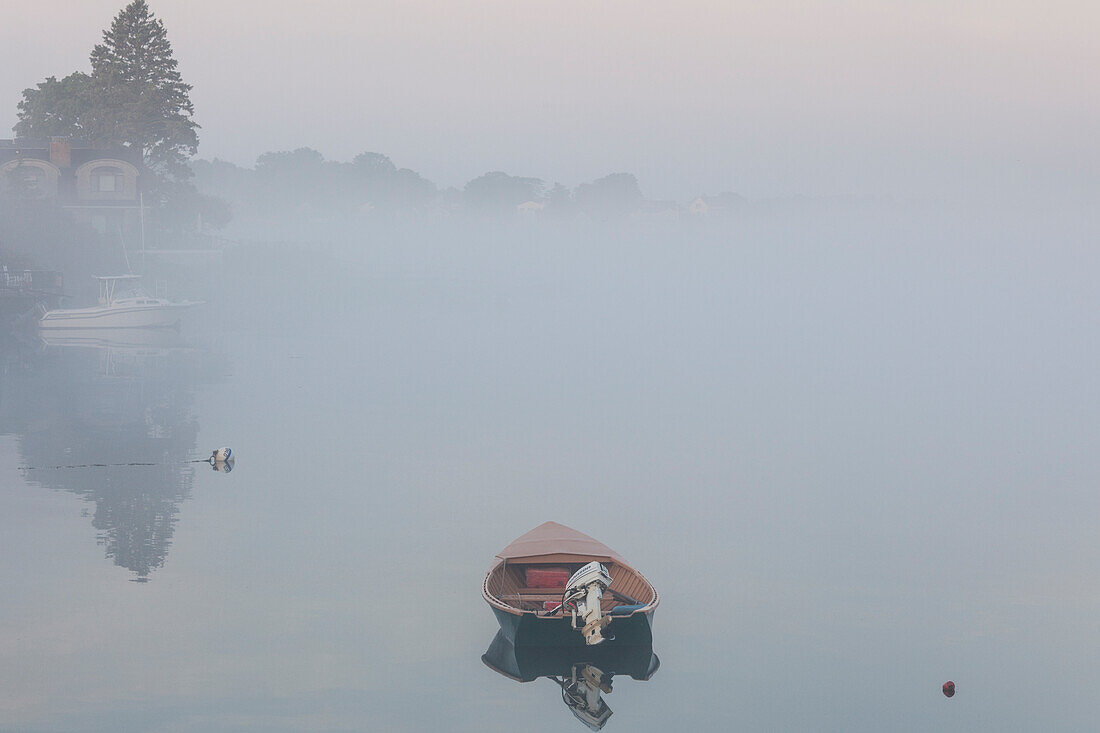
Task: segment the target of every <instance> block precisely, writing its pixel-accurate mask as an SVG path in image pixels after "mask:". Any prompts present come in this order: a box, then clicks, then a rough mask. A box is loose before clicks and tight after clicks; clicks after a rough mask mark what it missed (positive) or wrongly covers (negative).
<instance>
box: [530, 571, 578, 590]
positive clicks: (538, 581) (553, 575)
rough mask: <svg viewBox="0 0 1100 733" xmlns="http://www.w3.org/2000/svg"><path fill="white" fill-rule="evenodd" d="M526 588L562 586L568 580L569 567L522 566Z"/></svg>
mask: <svg viewBox="0 0 1100 733" xmlns="http://www.w3.org/2000/svg"><path fill="white" fill-rule="evenodd" d="M523 572H524V578H525V580H526V581H527V587H528V588H564V587H565V584H566V582H567V581H568V580H569V576H570V572H569V568H547V567H542V568H539V567H529V568H524V571H523Z"/></svg>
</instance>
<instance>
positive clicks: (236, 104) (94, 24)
mask: <svg viewBox="0 0 1100 733" xmlns="http://www.w3.org/2000/svg"><path fill="white" fill-rule="evenodd" d="M117 4H118V3H117V2H116V0H88V1H87V2H81V3H80V4H79V5H78V6H76V7H73V6H72V4H71V3H62V2H59V1H58V0H44V1H43V2H41V3H36V4H34V5H30V4H26V3H7V4H6V5H5V18H6V22H5V23H4V24H3V26H2V27H0V46H2V47H3V48H4V49H5V63H4V64H3V65H2V68H0V100H3V103H2V104H0V126H3V127H9V126H10V125H11V124H13V123H14V122H15V119H14V117H13V116H12V115H13V114H14V104H15V102H16V101H17V100H18V95H19V93H20V92H21V91H22V89H23V88H25V87H27V86H29V85H30V83H31V80H38V79H41V78H44V77H45V76H47V75H50V74H56V75H63V74H66V73H68V72H69V71H70V70H71V69H73V68H82V67H83V66H84V65H85V64H86V58H87V56H86V53H87V51H86V49H88V48H90V47H91V45H92V44H93V43H95V42H97V41H98V40H99V29H100V28H102V27H103V25H104V19H105V18H109V17H110V16H111V15H112V14H113V13H114V12H116V10H117V7H116V5H117ZM154 10H155V11H156V12H157V14H158V15H159V17H161V18H162V19H163V20H164V21H165V24H166V26H167V27H168V30H169V33H170V35H171V38H172V42H173V46H174V48H175V51H176V56H177V58H178V59H179V60H180V70H181V72H182V73H183V75H184V78H185V79H186V80H188V82H189V83H191V84H193V85H194V87H195V89H194V92H193V98H194V102H195V105H196V109H197V110H198V116H199V122H200V124H201V125H202V126H203V130H202V132H201V139H202V144H201V147H200V155H201V156H202V157H205V158H214V157H219V158H223V159H226V160H230V161H233V162H235V163H237V164H240V165H250V164H251V163H252V162H254V160H255V159H256V157H257V156H259V155H260V154H261V153H263V152H266V151H269V150H289V149H294V148H297V147H300V146H310V147H314V148H317V149H319V150H321V151H322V152H323V153H324V154H325V155H326V157H329V158H332V159H335V160H349V159H350V158H351V157H352V156H354V155H355V154H357V153H359V152H362V151H363V150H377V151H380V152H383V153H386V154H387V155H389V156H390V157H391V158H393V159H394V161H395V162H397V164H398V165H399V166H402V167H409V168H412V169H414V170H417V171H419V172H421V173H422V174H423V175H425V176H427V177H428V178H430V179H432V180H435V181H437V182H438V183H440V184H441V185H443V186H461V185H462V184H463V183H465V182H466V181H468V180H470V179H472V178H474V177H475V176H477V175H480V174H481V173H484V172H485V171H487V170H504V171H508V172H509V173H512V174H514V175H522V176H536V177H539V178H543V179H545V180H547V181H561V182H562V183H564V184H565V185H567V186H570V187H572V186H575V185H577V184H578V183H581V182H582V181H586V180H591V179H594V178H597V177H599V176H601V175H604V174H607V173H611V172H616V171H630V172H633V173H635V174H636V175H637V176H638V177H639V179H640V180H641V181H642V182H643V184H644V190H645V192H646V193H647V195H650V196H651V197H653V198H657V199H665V198H676V199H687V198H690V197H693V196H696V195H699V194H700V193H704V192H718V191H727V190H728V191H737V192H739V193H741V194H743V195H746V196H749V197H751V198H756V197H767V196H775V195H816V196H830V195H887V196H903V197H909V196H920V197H940V196H945V195H947V196H950V197H952V198H958V197H979V198H982V199H988V198H990V197H994V198H996V197H1004V196H1009V195H1012V196H1014V197H1016V198H1029V197H1044V198H1046V197H1050V196H1054V197H1056V198H1057V197H1060V196H1067V195H1072V194H1073V193H1074V192H1075V191H1077V190H1078V189H1079V188H1080V187H1081V186H1090V187H1091V190H1092V191H1093V192H1095V190H1096V186H1097V183H1098V181H1097V170H1098V169H1100V167H1098V163H1100V157H1098V149H1097V143H1096V136H1095V135H1094V131H1095V129H1096V127H1097V124H1098V123H1100V96H1098V94H1100V93H1098V92H1097V89H1096V85H1095V84H1093V83H1092V80H1091V79H1090V76H1089V70H1091V69H1095V68H1097V66H1098V65H1100V48H1098V46H1097V43H1096V40H1095V33H1094V32H1093V31H1092V29H1093V28H1094V27H1096V25H1097V24H1098V23H1100V10H1098V8H1097V6H1096V5H1095V3H1090V2H1084V1H1081V2H1066V1H1065V0H1058V1H1055V2H1045V3H1036V2H1027V1H1019V0H1014V1H1013V2H1005V3H998V4H997V5H996V6H991V5H990V4H989V3H985V2H970V1H966V2H924V3H906V2H879V3H863V2H848V1H829V2H777V3H767V4H765V5H761V4H759V3H748V2H698V1H693V2H686V3H677V4H675V5H669V4H665V3H651V2H642V3H639V2H626V1H619V0H615V1H611V2H599V3H584V2H574V1H572V0H571V1H569V2H559V3H554V4H550V5H548V4H546V3H535V2H526V1H524V2H505V1H504V0H485V1H482V2H464V3H443V4H440V3H435V2H426V1H424V0H411V1H409V2H401V3H375V2H364V3H346V2H339V1H338V0H320V1H319V2H313V3H309V4H292V3H286V2H279V3H270V2H257V1H255V0H242V1H241V2H234V3H224V2H211V1H210V0H187V1H186V2H184V0H163V1H162V2H158V3H156V4H155V7H154ZM47 18H48V19H49V22H48V27H49V37H50V42H49V43H46V44H43V43H42V39H41V37H40V36H39V34H36V33H32V32H29V30H28V29H30V28H33V27H39V26H41V25H42V23H43V21H44V19H47Z"/></svg>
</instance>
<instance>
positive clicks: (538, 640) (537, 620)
mask: <svg viewBox="0 0 1100 733" xmlns="http://www.w3.org/2000/svg"><path fill="white" fill-rule="evenodd" d="M492 609H493V615H495V616H496V617H497V622H498V623H499V624H500V630H501V633H503V634H504V636H505V638H507V639H508V641H510V642H511V643H512V644H513V645H515V646H516V647H523V646H539V647H573V648H576V647H580V648H585V647H586V646H587V645H586V644H585V643H584V636H583V635H582V634H581V632H580V631H578V630H576V629H574V628H573V625H572V619H571V618H569V617H561V616H555V617H546V616H536V615H535V614H533V613H522V614H515V613H509V612H508V611H505V610H503V609H500V608H497V607H495V606H492ZM604 635H605V637H606V636H608V635H611V636H613V637H614V638H608V639H606V640H605V641H604V642H603V644H598V645H596V646H609V647H618V646H642V645H652V644H653V612H652V611H650V612H649V613H641V612H639V613H635V614H632V615H630V616H618V617H613V618H612V620H611V623H610V624H608V626H607V628H606V629H605V631H604Z"/></svg>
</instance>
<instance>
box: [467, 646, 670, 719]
mask: <svg viewBox="0 0 1100 733" xmlns="http://www.w3.org/2000/svg"><path fill="white" fill-rule="evenodd" d="M481 661H482V662H484V663H485V666H487V667H488V668H489V669H491V670H493V671H494V672H496V673H497V674H499V675H501V676H503V677H507V678H508V679H510V680H514V681H516V682H531V681H533V680H536V679H538V678H540V677H545V678H547V679H548V680H550V681H551V682H553V683H554V684H555V685H557V687H558V688H559V690H560V694H561V699H562V702H563V703H564V704H565V706H566V707H567V708H568V709H569V711H570V712H571V713H573V716H574V717H575V718H576V719H577V720H579V721H580V722H581V723H583V724H584V725H585V726H586V727H588V728H589V729H590V730H601V729H602V728H603V727H604V726H605V725H607V721H608V719H609V718H610V717H611V715H612V711H611V708H610V707H608V705H607V701H606V700H605V699H604V695H606V694H610V693H611V691H612V682H613V679H614V677H615V676H616V675H620V676H621V675H628V676H630V677H632V678H633V679H635V680H642V681H644V680H648V679H649V678H651V677H652V676H653V675H654V674H656V673H657V669H658V668H659V667H660V666H661V660H659V659H658V658H657V655H656V654H654V653H653V645H652V644H636V645H615V644H614V643H604V644H600V645H597V646H563V647H557V646H519V647H516V646H513V645H512V642H511V641H510V640H509V639H508V637H507V636H506V635H505V634H504V632H503V631H498V632H497V635H496V636H495V637H494V638H493V641H492V643H491V644H489V648H488V650H486V652H485V654H483V655H482V656H481Z"/></svg>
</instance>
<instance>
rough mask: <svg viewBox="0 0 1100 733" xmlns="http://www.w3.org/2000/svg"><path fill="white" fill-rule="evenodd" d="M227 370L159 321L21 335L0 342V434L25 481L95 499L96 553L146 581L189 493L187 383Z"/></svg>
mask: <svg viewBox="0 0 1100 733" xmlns="http://www.w3.org/2000/svg"><path fill="white" fill-rule="evenodd" d="M227 371H228V370H227V369H226V368H225V366H224V364H223V363H222V362H221V360H220V359H219V358H217V357H215V356H213V355H212V354H210V353H208V352H205V351H202V350H199V349H195V348H191V347H190V346H189V345H188V344H186V343H185V342H184V341H183V340H182V339H181V338H180V336H179V334H178V333H175V332H172V331H167V330H165V329H157V330H155V331H149V330H145V329H121V330H113V329H96V333H95V335H94V336H91V335H90V334H87V333H83V332H80V331H78V330H71V331H67V332H65V333H63V334H62V333H58V334H51V335H50V336H49V337H48V338H44V339H43V341H42V342H35V343H29V342H26V343H18V344H15V345H14V348H8V349H5V350H4V351H3V352H0V435H2V434H11V435H14V436H15V438H16V441H15V442H16V447H17V451H18V454H19V460H20V464H21V465H22V466H23V467H24V468H23V470H22V471H21V473H22V474H23V477H24V479H25V480H26V481H27V483H28V484H31V485H38V486H42V487H44V488H48V489H53V490H61V491H67V492H71V493H73V494H76V495H78V496H81V497H82V498H84V499H85V500H86V501H88V502H91V503H94V510H92V511H89V512H88V514H89V515H90V516H91V518H92V526H93V527H94V528H95V530H96V533H97V541H98V544H99V545H101V546H102V547H103V548H104V554H105V555H106V557H107V558H108V559H110V560H111V561H113V562H114V564H115V565H117V566H119V567H124V568H126V569H127V570H129V571H131V572H132V573H133V574H134V576H135V577H134V578H133V579H134V580H136V581H138V582H145V581H147V580H148V579H149V576H150V574H151V573H152V572H153V571H155V570H156V569H158V568H161V567H163V565H164V563H165V560H166V558H167V555H168V548H169V547H170V545H171V542H172V536H173V534H174V531H175V525H176V521H177V516H178V513H179V506H180V504H181V503H182V502H183V501H185V500H187V499H188V498H189V497H190V493H191V486H192V482H193V479H194V470H195V466H196V465H198V464H190V463H188V461H189V460H191V459H193V458H195V453H196V451H195V448H196V441H197V436H198V429H199V426H198V421H197V419H196V416H195V411H194V401H195V393H196V391H197V390H198V388H199V387H200V386H202V385H205V384H211V383H214V382H216V381H218V380H220V379H221V376H222V375H223V374H225V373H227ZM133 464H142V465H133Z"/></svg>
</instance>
